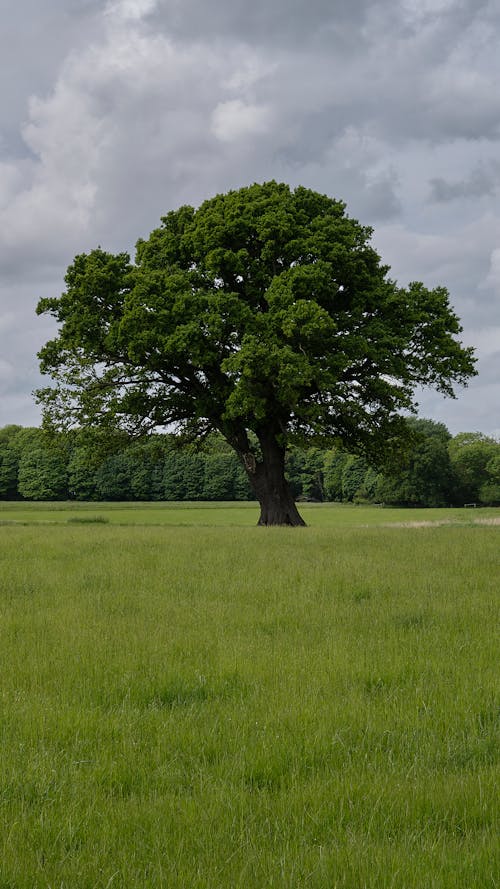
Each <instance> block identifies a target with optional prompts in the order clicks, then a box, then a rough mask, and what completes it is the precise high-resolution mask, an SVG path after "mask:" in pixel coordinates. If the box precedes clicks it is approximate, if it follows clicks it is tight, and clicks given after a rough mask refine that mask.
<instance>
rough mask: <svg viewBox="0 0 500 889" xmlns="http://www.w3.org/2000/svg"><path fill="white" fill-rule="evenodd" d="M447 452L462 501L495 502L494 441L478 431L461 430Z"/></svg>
mask: <svg viewBox="0 0 500 889" xmlns="http://www.w3.org/2000/svg"><path fill="white" fill-rule="evenodd" d="M449 452H450V459H451V464H452V466H453V470H454V472H455V475H456V477H457V480H458V484H459V490H460V495H461V498H462V500H463V502H486V503H491V502H495V501H496V500H497V499H498V497H497V493H496V491H497V487H496V486H497V484H498V481H499V479H498V474H497V470H496V466H497V462H496V461H497V458H498V455H499V453H500V445H499V444H498V442H496V441H495V440H494V439H493V438H489V437H488V436H486V435H483V434H482V433H481V432H462V433H460V434H459V435H456V436H455V437H454V438H453V440H452V441H451V442H450V444H449ZM483 498H484V500H483Z"/></svg>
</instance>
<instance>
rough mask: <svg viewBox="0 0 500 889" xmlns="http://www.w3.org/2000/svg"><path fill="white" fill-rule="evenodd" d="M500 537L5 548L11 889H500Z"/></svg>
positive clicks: (2, 536) (1, 606) (99, 541)
mask: <svg viewBox="0 0 500 889" xmlns="http://www.w3.org/2000/svg"><path fill="white" fill-rule="evenodd" d="M216 512H217V510H214V511H213V514H214V516H215V515H216ZM91 514H92V515H93V516H94V515H97V513H96V505H95V504H94V505H93V507H92V513H91ZM129 514H130V516H132V512H130V513H129ZM107 515H109V513H107ZM136 515H137V514H136ZM381 518H384V516H381ZM111 521H113V520H111ZM379 521H380V520H379ZM214 524H215V523H214ZM499 534H500V531H499V529H497V528H488V527H480V526H477V527H467V526H464V527H461V526H450V527H446V526H443V527H436V528H427V527H424V528H415V529H410V528H385V527H371V528H370V527H359V528H342V527H332V528H327V527H317V528H306V529H300V530H298V529H290V530H288V529H280V528H276V529H259V528H242V527H232V526H230V525H227V526H221V527H190V528H188V527H173V526H168V525H167V526H164V527H144V526H139V525H136V526H134V525H129V526H123V527H120V526H116V525H113V524H112V523H110V524H98V523H97V524H95V525H94V524H92V523H89V524H78V523H76V524H60V525H58V526H57V527H56V526H54V525H43V524H42V525H39V526H34V525H28V526H25V527H24V526H20V527H16V526H4V527H3V528H1V529H0V591H1V592H0V634H1V638H0V702H1V715H0V733H1V734H0V737H1V744H2V761H1V784H0V819H1V820H0V889H42V887H43V889H48V887H50V889H105V887H124V889H125V887H127V889H145V887H168V889H181V887H182V889H186V887H189V889H191V887H193V889H202V887H203V889H226V887H227V889H229V887H231V889H233V887H248V889H253V887H255V889H267V887H289V889H295V887H315V889H319V887H321V889H323V887H324V889H334V887H338V889H363V887H369V889H375V887H376V889H379V887H381V889H385V887H387V889H389V887H396V889H424V887H425V889H462V887H463V889H486V887H488V889H492V887H494V886H496V885H498V881H499V879H500V874H499V870H498V851H499V849H498V823H497V821H496V814H497V807H496V803H497V798H496V791H497V790H498V786H497V785H496V780H498V759H497V754H498V697H497V692H498V684H497V679H498V672H497V671H498V649H497V643H498V639H497V638H496V634H495V626H496V621H497V619H498V607H497V605H498V568H499V546H498V544H499Z"/></svg>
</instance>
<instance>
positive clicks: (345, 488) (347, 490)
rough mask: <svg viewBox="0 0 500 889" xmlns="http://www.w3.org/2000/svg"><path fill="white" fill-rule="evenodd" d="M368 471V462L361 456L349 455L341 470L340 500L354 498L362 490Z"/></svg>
mask: <svg viewBox="0 0 500 889" xmlns="http://www.w3.org/2000/svg"><path fill="white" fill-rule="evenodd" d="M367 471H368V464H367V462H366V460H364V459H363V457H356V456H353V455H349V457H348V458H347V460H346V462H345V463H344V467H343V470H342V500H347V501H350V500H356V499H357V497H356V495H357V494H358V492H360V491H361V490H362V487H363V482H364V480H365V476H366V473H367Z"/></svg>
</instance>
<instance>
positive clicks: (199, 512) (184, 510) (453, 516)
mask: <svg viewBox="0 0 500 889" xmlns="http://www.w3.org/2000/svg"><path fill="white" fill-rule="evenodd" d="M299 510H300V512H301V513H302V515H303V516H304V518H305V520H306V522H307V523H308V524H309V525H311V526H313V527H322V526H324V527H328V528H331V527H339V528H345V527H347V526H356V527H359V526H363V525H374V526H379V525H381V524H389V523H390V524H392V523H407V522H415V521H418V522H421V521H435V522H443V521H445V522H450V523H457V522H458V523H461V524H462V523H463V524H471V523H472V522H475V521H477V520H478V519H484V518H492V517H498V518H500V510H499V509H495V508H494V507H483V508H478V509H465V508H450V509H397V508H390V507H375V506H357V505H353V504H338V503H301V504H299ZM258 517H259V508H258V505H257V504H256V503H251V502H250V503H247V502H231V503H217V502H187V503H168V502H161V503H77V502H75V501H62V502H54V503H34V502H28V503H25V502H22V501H21V502H16V501H10V502H9V501H3V502H2V501H0V525H5V524H12V523H16V524H33V523H35V522H36V523H37V524H39V523H43V524H46V523H50V524H53V523H61V522H62V523H67V522H84V521H93V522H95V521H96V520H97V521H100V522H102V521H109V522H111V523H112V524H116V525H128V524H133V525H189V526H190V525H195V526H196V527H200V526H206V527H214V526H222V527H227V526H229V525H234V526H245V527H249V526H253V525H256V524H257V519H258Z"/></svg>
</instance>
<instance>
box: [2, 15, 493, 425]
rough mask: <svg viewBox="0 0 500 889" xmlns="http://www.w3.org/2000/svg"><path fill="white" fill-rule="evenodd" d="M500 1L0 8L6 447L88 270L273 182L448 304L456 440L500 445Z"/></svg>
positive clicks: (33, 419)
mask: <svg viewBox="0 0 500 889" xmlns="http://www.w3.org/2000/svg"><path fill="white" fill-rule="evenodd" d="M499 35H500V5H499V4H498V2H497V0H378V2H377V0H253V2H251V3H249V2H248V0H109V2H105V0H51V2H50V3H44V2H40V0H2V27H1V31H0V68H1V72H0V73H1V77H0V83H1V102H0V220H1V222H0V426H3V425H6V424H8V423H20V424H22V425H37V424H38V423H39V419H40V417H39V411H38V408H37V407H36V406H35V404H34V402H33V399H32V396H31V391H32V390H33V388H34V387H35V386H37V385H39V384H40V377H39V376H38V371H37V359H36V352H37V350H38V349H39V348H40V346H41V345H42V344H43V343H44V342H45V340H46V339H47V338H49V336H50V335H51V334H52V333H53V332H54V328H53V327H52V325H51V322H50V319H46V318H38V317H37V316H36V315H35V311H34V309H35V305H36V302H37V300H38V298H39V297H40V296H53V295H59V293H60V292H61V291H62V290H63V287H64V282H63V276H64V272H65V270H66V267H67V266H68V264H69V263H70V262H71V260H72V258H73V256H74V255H75V254H76V253H81V252H85V251H87V250H90V249H92V248H93V247H95V246H97V245H98V244H99V245H101V246H102V247H103V248H104V249H106V250H111V251H118V250H133V245H134V244H135V242H136V240H137V238H138V237H139V236H147V234H148V233H149V232H150V231H151V229H152V228H154V227H156V226H157V225H158V223H159V219H160V216H161V215H163V214H165V213H166V212H167V211H168V210H170V209H175V208H176V207H178V206H179V205H180V204H182V203H191V204H193V205H198V204H199V203H200V202H201V201H202V200H203V199H205V198H207V197H210V196H211V195H212V194H215V193H216V192H220V191H226V190H227V189H229V188H237V187H239V186H241V185H246V184H250V183H251V182H255V181H264V180H267V179H271V178H274V179H278V180H280V181H286V182H289V183H290V184H291V185H298V184H302V185H305V186H307V187H309V188H313V189H316V190H318V191H321V192H323V193H326V194H329V195H330V196H332V197H336V198H341V199H343V200H345V201H346V202H347V206H348V212H349V214H350V215H351V216H354V217H356V218H358V219H360V221H361V222H363V223H364V224H370V225H372V226H373V227H374V244H375V246H376V247H377V249H378V250H379V252H380V253H381V255H382V257H383V259H384V261H385V262H387V263H388V264H389V265H390V266H391V267H392V276H393V277H395V278H397V280H398V281H399V283H400V284H402V285H404V284H407V283H408V282H409V281H412V280H422V281H424V283H425V284H427V285H429V286H435V285H437V284H444V285H446V286H447V287H448V288H449V290H450V293H451V299H452V303H453V305H454V306H455V309H456V311H457V312H458V314H459V316H460V318H461V319H462V323H463V326H464V333H463V341H464V342H465V343H466V344H467V345H474V346H475V347H476V348H477V354H478V357H479V366H478V369H479V375H478V377H477V378H476V379H475V380H474V381H473V382H472V383H471V384H470V386H469V388H468V389H466V390H460V391H459V392H458V393H457V394H458V397H457V399H456V400H454V401H453V400H444V399H443V398H441V397H438V396H437V395H435V394H434V393H428V392H425V393H422V394H421V396H420V397H419V403H420V415H421V416H427V417H432V418H434V419H436V420H441V421H443V422H445V423H446V424H447V425H448V427H449V429H450V431H451V432H453V433H456V432H459V431H465V430H481V431H483V432H486V433H492V432H494V433H500V204H499V197H500V151H499V144H500V76H499V74H500V53H499V51H498V49H499V47H498V44H499Z"/></svg>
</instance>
